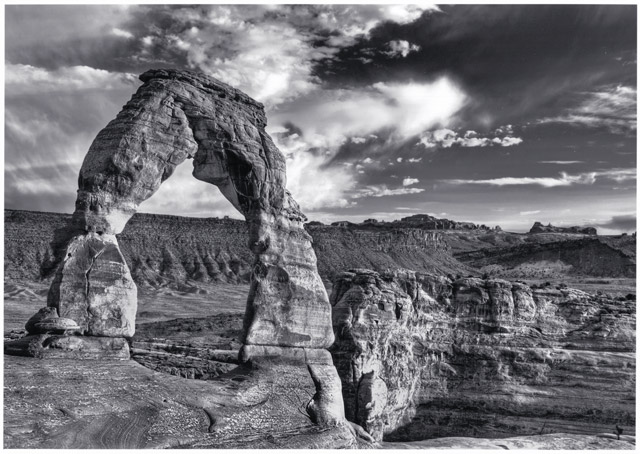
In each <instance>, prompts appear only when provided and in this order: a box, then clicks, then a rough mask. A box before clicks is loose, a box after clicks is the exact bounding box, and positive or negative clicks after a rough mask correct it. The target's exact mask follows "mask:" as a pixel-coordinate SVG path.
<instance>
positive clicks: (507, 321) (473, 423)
mask: <svg viewBox="0 0 640 454" xmlns="http://www.w3.org/2000/svg"><path fill="white" fill-rule="evenodd" d="M331 302H332V305H333V324H334V330H335V335H336V343H335V344H334V346H333V347H332V354H333V357H334V363H335V364H336V367H337V369H338V372H339V374H340V376H341V379H342V384H343V396H344V400H345V405H346V414H347V418H349V419H350V420H352V421H354V422H356V423H358V424H360V425H361V426H362V427H363V428H365V429H366V430H368V431H369V432H370V433H371V434H372V435H373V436H374V437H375V438H377V439H378V440H380V439H382V438H383V436H384V437H385V439H387V440H391V441H392V440H403V441H407V440H422V439H426V438H431V437H445V436H478V437H500V436H506V435H510V436H513V435H516V434H518V435H530V434H538V433H549V432H573V433H580V432H583V433H593V432H601V431H607V432H608V431H611V430H612V428H613V427H614V425H615V424H616V423H619V424H620V425H621V426H624V427H629V429H627V430H628V431H629V430H631V431H634V430H633V427H632V426H634V425H635V327H636V324H635V302H634V301H627V300H623V301H621V300H611V299H606V298H602V297H594V296H591V295H589V294H586V293H584V292H581V291H579V290H575V289H565V288H562V289H555V288H546V289H531V288H530V287H528V286H526V285H524V284H521V283H510V282H507V281H502V280H482V279H476V278H463V279H458V280H455V281H451V280H450V279H448V278H445V277H442V276H436V275H432V274H424V273H415V272H412V271H407V270H397V271H393V272H386V273H376V272H373V271H370V270H364V269H356V270H351V271H349V272H345V273H342V274H341V275H340V276H339V277H338V278H337V279H336V281H335V282H334V287H333V293H332V295H331ZM596 396H597V398H595V397H596Z"/></svg>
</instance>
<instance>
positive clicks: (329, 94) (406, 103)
mask: <svg viewBox="0 0 640 454" xmlns="http://www.w3.org/2000/svg"><path fill="white" fill-rule="evenodd" d="M466 101H467V96H466V95H465V93H464V92H463V91H462V90H461V89H460V88H459V87H458V86H457V85H456V84H455V83H453V82H452V81H451V80H450V79H448V78H446V77H442V78H440V79H437V80H435V81H433V82H423V83H417V82H408V83H376V84H373V85H371V86H369V87H363V88H359V89H352V90H348V91H347V90H323V91H319V90H318V91H314V92H313V93H309V94H308V95H307V96H305V97H303V98H301V99H299V100H297V101H296V102H295V103H288V104H285V105H283V106H281V108H280V109H278V110H274V111H273V112H272V113H271V115H270V117H269V121H270V123H271V125H273V127H277V126H279V125H284V124H286V123H289V122H293V123H295V125H296V126H298V127H300V128H301V129H302V130H303V131H304V135H305V140H306V141H307V142H308V143H309V144H310V145H311V146H314V147H318V148H324V149H334V150H335V149H336V148H337V147H338V146H340V145H341V144H343V143H345V142H346V141H347V140H348V138H350V137H365V136H370V135H372V134H374V133H376V132H378V131H380V130H387V131H390V133H391V136H392V137H391V140H395V141H398V140H406V139H408V138H410V137H413V136H417V135H418V134H420V133H421V132H422V131H424V130H425V129H429V128H432V127H434V126H436V127H437V126H439V125H446V124H448V123H450V122H451V121H452V120H453V119H454V117H455V115H456V114H457V112H458V111H459V110H460V109H461V108H462V107H463V106H464V105H465V103H466ZM363 112H366V113H367V114H366V115H363Z"/></svg>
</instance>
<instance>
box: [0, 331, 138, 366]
mask: <svg viewBox="0 0 640 454" xmlns="http://www.w3.org/2000/svg"><path fill="white" fill-rule="evenodd" d="M4 352H5V353H6V354H8V355H14V356H31V357H34V358H40V359H56V358H60V359H84V360H87V359H129V356H130V355H129V344H128V342H127V341H126V339H124V338H122V337H84V336H63V335H55V334H53V335H52V334H38V335H31V336H26V337H23V338H22V339H18V340H16V341H13V342H8V343H6V344H5V346H4Z"/></svg>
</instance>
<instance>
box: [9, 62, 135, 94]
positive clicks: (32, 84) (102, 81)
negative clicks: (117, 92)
mask: <svg viewBox="0 0 640 454" xmlns="http://www.w3.org/2000/svg"><path fill="white" fill-rule="evenodd" d="M4 75H5V91H6V94H7V96H10V97H14V96H20V95H24V94H29V95H32V94H36V93H51V92H59V93H65V92H77V91H79V90H84V91H88V90H96V89H100V90H113V89H118V88H127V87H130V89H134V88H135V87H136V86H138V85H140V84H141V82H140V81H139V80H138V77H137V76H135V75H133V74H128V73H118V72H111V71H105V70H103V69H96V68H91V67H89V66H68V67H60V68H58V69H55V70H49V69H45V68H38V67H35V66H31V65H23V64H12V63H7V64H6V65H5V73H4Z"/></svg>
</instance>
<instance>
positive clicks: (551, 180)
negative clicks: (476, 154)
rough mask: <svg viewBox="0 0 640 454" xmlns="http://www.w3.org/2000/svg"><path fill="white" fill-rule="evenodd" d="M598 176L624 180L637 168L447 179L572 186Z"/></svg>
mask: <svg viewBox="0 0 640 454" xmlns="http://www.w3.org/2000/svg"><path fill="white" fill-rule="evenodd" d="M598 178H605V179H609V180H614V181H616V182H622V181H627V180H635V179H636V169H610V170H603V171H596V172H585V173H580V174H577V175H569V174H567V173H566V172H560V176H559V177H502V178H491V179H486V180H445V182H446V183H450V184H457V185H459V184H483V185H490V186H520V185H537V186H542V187H545V188H553V187H557V186H572V185H575V184H593V183H595V182H596V180H597V179H598Z"/></svg>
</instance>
